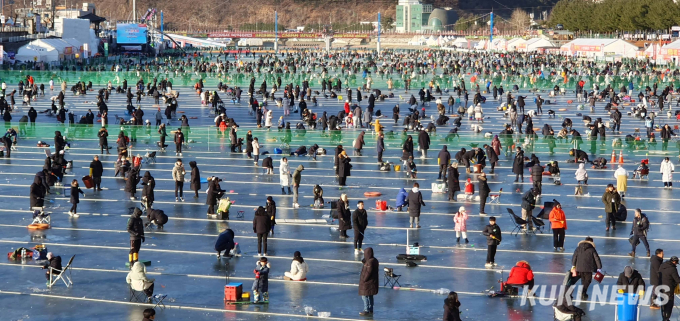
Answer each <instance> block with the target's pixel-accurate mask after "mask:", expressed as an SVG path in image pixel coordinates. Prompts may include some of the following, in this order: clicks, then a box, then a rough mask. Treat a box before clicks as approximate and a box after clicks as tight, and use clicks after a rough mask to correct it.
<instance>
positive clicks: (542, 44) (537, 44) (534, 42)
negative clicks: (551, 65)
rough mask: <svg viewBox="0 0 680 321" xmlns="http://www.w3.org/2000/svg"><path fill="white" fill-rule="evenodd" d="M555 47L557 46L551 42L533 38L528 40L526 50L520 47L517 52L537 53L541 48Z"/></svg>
mask: <svg viewBox="0 0 680 321" xmlns="http://www.w3.org/2000/svg"><path fill="white" fill-rule="evenodd" d="M551 47H555V44H554V43H552V42H551V41H550V40H548V39H545V38H532V39H529V40H527V42H526V44H525V45H524V48H522V46H521V45H520V46H519V48H518V49H517V50H519V51H537V50H538V49H540V48H551Z"/></svg>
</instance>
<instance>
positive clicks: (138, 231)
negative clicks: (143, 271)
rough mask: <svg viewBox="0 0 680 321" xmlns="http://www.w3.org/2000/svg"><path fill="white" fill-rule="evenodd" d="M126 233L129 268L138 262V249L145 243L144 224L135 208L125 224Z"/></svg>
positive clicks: (140, 212)
mask: <svg viewBox="0 0 680 321" xmlns="http://www.w3.org/2000/svg"><path fill="white" fill-rule="evenodd" d="M127 232H128V234H130V254H129V262H130V267H132V264H133V263H135V262H137V261H138V260H139V249H140V248H141V247H142V242H144V241H146V239H145V238H144V222H143V221H142V210H140V209H139V208H137V207H135V209H134V211H132V215H130V218H129V219H128V222H127Z"/></svg>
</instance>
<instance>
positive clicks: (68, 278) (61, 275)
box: [48, 255, 76, 288]
mask: <svg viewBox="0 0 680 321" xmlns="http://www.w3.org/2000/svg"><path fill="white" fill-rule="evenodd" d="M75 257H76V256H75V255H74V256H72V257H71V259H69V260H68V264H66V266H65V267H64V268H63V269H61V270H59V269H55V268H53V267H51V266H50V267H49V270H50V285H49V286H48V287H50V288H51V287H52V286H53V285H54V284H55V283H57V281H58V280H59V279H61V280H62V281H64V284H66V287H69V286H72V285H73V281H71V269H70V267H71V264H72V263H73V259H74V258H75ZM52 271H56V272H59V273H57V274H54V273H52ZM66 272H68V275H66ZM52 278H54V279H52Z"/></svg>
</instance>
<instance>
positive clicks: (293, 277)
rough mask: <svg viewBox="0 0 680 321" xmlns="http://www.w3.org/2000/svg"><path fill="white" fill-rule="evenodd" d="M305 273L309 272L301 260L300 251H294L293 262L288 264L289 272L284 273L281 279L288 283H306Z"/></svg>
mask: <svg viewBox="0 0 680 321" xmlns="http://www.w3.org/2000/svg"><path fill="white" fill-rule="evenodd" d="M307 272H309V266H307V262H305V260H304V259H303V258H302V254H300V251H295V254H294V255H293V262H291V263H290V272H285V273H284V277H283V279H284V280H288V281H306V280H307Z"/></svg>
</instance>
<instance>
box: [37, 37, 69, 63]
mask: <svg viewBox="0 0 680 321" xmlns="http://www.w3.org/2000/svg"><path fill="white" fill-rule="evenodd" d="M73 42H74V43H73V44H72V43H70V42H67V41H65V40H64V39H39V40H34V41H31V43H30V44H31V45H34V46H38V47H42V48H47V49H53V50H56V51H57V52H58V53H59V59H70V58H74V57H75V54H76V53H78V52H79V50H80V46H81V45H82V44H80V43H79V42H77V41H76V40H75V39H74V40H73Z"/></svg>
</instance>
